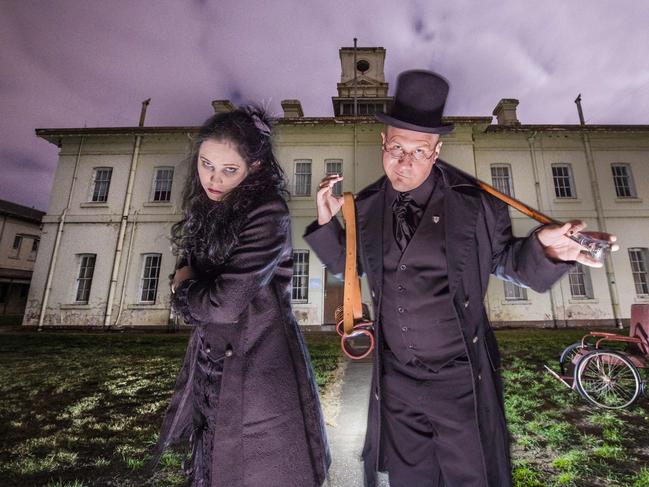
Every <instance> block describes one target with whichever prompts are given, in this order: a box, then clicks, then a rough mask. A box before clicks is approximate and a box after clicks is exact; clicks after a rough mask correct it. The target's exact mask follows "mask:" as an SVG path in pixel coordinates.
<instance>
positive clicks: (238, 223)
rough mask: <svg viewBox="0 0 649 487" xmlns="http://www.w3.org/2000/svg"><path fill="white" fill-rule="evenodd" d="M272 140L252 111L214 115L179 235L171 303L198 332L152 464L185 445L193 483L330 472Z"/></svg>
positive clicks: (286, 479)
mask: <svg viewBox="0 0 649 487" xmlns="http://www.w3.org/2000/svg"><path fill="white" fill-rule="evenodd" d="M270 135H271V134H270V125H269V120H268V119H267V117H266V115H265V114H264V113H263V112H262V111H261V110H259V109H257V108H254V107H245V108H240V109H237V110H235V111H234V112H230V113H225V114H219V115H215V116H213V117H211V118H210V119H208V120H207V121H206V122H205V124H204V125H203V126H202V127H201V129H200V132H199V134H198V138H197V141H196V147H195V150H194V153H193V156H192V157H191V158H190V168H189V174H188V179H187V183H186V186H185V191H184V195H183V198H184V199H183V211H184V218H183V220H181V221H180V222H178V223H177V224H176V225H174V227H173V229H172V241H173V244H174V250H175V251H176V253H177V254H178V256H179V262H180V264H179V265H178V267H177V270H176V272H175V274H174V277H173V282H172V292H173V294H172V305H173V307H174V309H175V310H176V312H177V313H179V314H180V315H181V316H182V318H183V320H184V321H185V322H186V323H187V324H190V325H193V326H194V330H193V333H192V335H191V338H190V340H189V345H188V347H187V353H186V356H185V361H184V364H183V366H182V369H181V371H180V374H179V377H178V380H177V383H176V391H175V393H174V395H173V397H172V399H171V404H170V406H169V409H168V410H167V413H166V416H165V419H164V422H163V425H162V431H161V435H160V440H159V443H158V445H157V447H156V452H155V455H154V461H157V459H159V456H160V455H161V453H162V452H163V450H164V449H165V448H167V447H169V446H171V445H172V444H175V443H179V442H181V441H187V440H188V441H189V443H190V445H191V448H192V453H191V458H190V459H189V461H188V462H187V463H188V464H187V465H186V467H185V470H186V472H187V473H188V475H190V477H191V479H192V483H191V485H192V486H201V487H217V486H227V487H233V486H246V487H248V486H251V487H252V486H264V487H268V486H300V487H302V486H304V487H308V486H319V485H321V484H322V482H323V481H324V479H325V477H326V472H327V469H328V467H329V464H330V456H329V450H328V446H327V440H326V436H325V430H324V424H323V420H322V414H321V409H320V403H319V399H318V393H317V389H316V384H315V381H314V376H313V372H312V369H311V364H310V358H309V353H308V351H307V348H306V346H305V344H304V341H303V338H302V335H301V333H300V330H299V328H298V326H297V323H296V321H295V319H294V317H293V314H292V311H291V292H290V286H291V276H292V246H291V225H290V218H289V213H288V209H287V206H286V203H285V202H284V199H283V197H282V196H283V193H284V191H285V190H284V179H283V173H282V170H281V168H280V166H279V164H278V163H277V160H276V159H275V156H274V155H273V151H272V146H271V137H270Z"/></svg>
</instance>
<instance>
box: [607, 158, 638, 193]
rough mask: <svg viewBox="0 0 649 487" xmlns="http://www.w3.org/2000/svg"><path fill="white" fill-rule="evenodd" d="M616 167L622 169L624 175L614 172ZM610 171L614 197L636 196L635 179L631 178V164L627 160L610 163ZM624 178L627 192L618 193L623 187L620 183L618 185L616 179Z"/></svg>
mask: <svg viewBox="0 0 649 487" xmlns="http://www.w3.org/2000/svg"><path fill="white" fill-rule="evenodd" d="M616 169H624V170H625V171H626V175H620V174H615V170H616ZM611 173H612V177H613V188H614V189H615V197H616V198H620V199H633V198H637V197H638V193H637V191H636V186H635V180H634V178H633V171H632V170H631V164H629V163H627V162H612V163H611ZM623 178H626V183H627V187H626V188H625V189H626V190H628V192H629V194H620V193H621V192H623V191H622V190H623V189H624V188H623V186H622V185H618V181H619V180H621V179H623Z"/></svg>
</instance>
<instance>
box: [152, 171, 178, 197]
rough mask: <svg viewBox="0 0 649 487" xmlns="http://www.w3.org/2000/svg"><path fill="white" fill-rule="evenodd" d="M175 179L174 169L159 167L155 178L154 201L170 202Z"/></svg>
mask: <svg viewBox="0 0 649 487" xmlns="http://www.w3.org/2000/svg"><path fill="white" fill-rule="evenodd" d="M173 179H174V168H173V167H157V168H156V169H155V177H154V178H153V195H152V198H151V199H152V200H153V201H170V200H171V184H172V183H173Z"/></svg>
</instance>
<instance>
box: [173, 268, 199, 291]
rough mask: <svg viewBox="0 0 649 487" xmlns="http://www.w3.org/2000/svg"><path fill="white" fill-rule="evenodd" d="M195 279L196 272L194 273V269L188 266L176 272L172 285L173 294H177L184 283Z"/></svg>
mask: <svg viewBox="0 0 649 487" xmlns="http://www.w3.org/2000/svg"><path fill="white" fill-rule="evenodd" d="M193 277H194V271H192V268H191V267H190V266H188V265H186V266H184V267H181V268H179V269H178V270H176V273H175V274H174V280H173V282H172V283H171V292H172V293H175V292H176V288H177V287H178V286H180V285H181V284H182V283H183V281H186V280H187V279H192V278H193Z"/></svg>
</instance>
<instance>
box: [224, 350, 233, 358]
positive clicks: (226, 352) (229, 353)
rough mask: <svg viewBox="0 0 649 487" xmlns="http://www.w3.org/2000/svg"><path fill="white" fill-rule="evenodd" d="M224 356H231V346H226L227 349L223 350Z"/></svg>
mask: <svg viewBox="0 0 649 487" xmlns="http://www.w3.org/2000/svg"><path fill="white" fill-rule="evenodd" d="M225 356H226V357H232V349H231V348H228V349H226V350H225Z"/></svg>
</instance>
